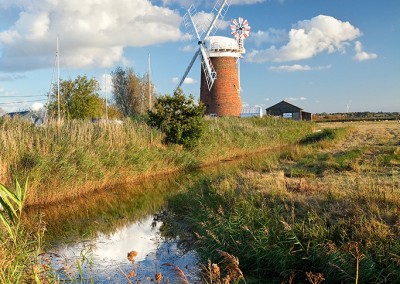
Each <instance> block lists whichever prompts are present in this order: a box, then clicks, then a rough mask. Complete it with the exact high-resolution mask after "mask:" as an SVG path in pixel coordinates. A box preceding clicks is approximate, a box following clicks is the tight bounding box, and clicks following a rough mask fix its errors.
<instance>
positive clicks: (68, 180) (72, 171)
mask: <svg viewBox="0 0 400 284" xmlns="http://www.w3.org/2000/svg"><path fill="white" fill-rule="evenodd" d="M312 127H313V125H312V124H309V123H302V122H294V121H289V120H279V119H274V118H263V119H254V118H253V119H235V118H225V119H217V120H208V121H207V130H206V133H205V136H204V137H203V138H202V140H201V142H200V145H199V146H198V147H197V148H196V149H193V150H185V149H183V148H182V147H180V146H176V145H164V144H162V142H161V141H162V134H161V133H160V132H158V131H157V130H154V129H152V128H150V127H148V126H147V125H146V124H145V123H144V122H142V121H132V120H126V121H124V123H123V124H122V125H119V124H111V123H109V124H93V123H90V122H85V121H65V122H63V123H62V124H58V123H57V122H50V123H49V124H47V125H46V126H45V127H35V126H34V125H32V124H30V123H28V122H24V121H19V120H15V119H14V120H11V119H7V118H5V119H3V120H2V121H0V181H1V182H2V183H4V184H10V183H11V181H12V178H14V177H16V178H22V177H26V176H29V179H30V191H29V192H28V196H27V200H26V203H27V204H28V205H31V204H43V203H52V202H57V201H60V200H65V199H68V198H74V197H77V196H80V195H82V194H85V193H87V192H90V191H93V190H95V189H99V188H104V187H106V186H108V185H112V184H116V183H124V182H129V181H135V180H137V179H138V178H143V177H146V176H154V175H156V174H162V173H167V172H173V171H179V170H186V169H192V168H197V167H199V166H201V165H205V164H210V163H215V162H217V161H219V160H223V159H229V158H233V157H235V156H239V155H243V154H245V153H248V152H250V151H259V150H260V149H266V148H272V147H278V146H281V145H285V144H288V143H294V142H297V141H299V140H300V139H301V138H303V137H304V135H305V134H307V133H309V132H310V131H311V130H312Z"/></svg>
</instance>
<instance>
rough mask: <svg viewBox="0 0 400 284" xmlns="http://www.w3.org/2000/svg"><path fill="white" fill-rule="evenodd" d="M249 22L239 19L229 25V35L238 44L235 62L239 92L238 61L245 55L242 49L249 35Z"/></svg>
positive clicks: (244, 50)
mask: <svg viewBox="0 0 400 284" xmlns="http://www.w3.org/2000/svg"><path fill="white" fill-rule="evenodd" d="M250 29H251V27H250V26H249V22H248V21H247V20H243V18H241V17H239V19H238V20H236V19H234V20H233V21H232V25H231V31H232V32H231V34H232V35H233V36H234V37H235V39H236V40H237V43H238V48H239V54H240V56H239V57H238V60H237V69H238V78H239V92H240V59H241V58H242V57H243V56H242V54H244V53H246V49H245V48H244V40H245V39H247V38H248V37H249V35H250Z"/></svg>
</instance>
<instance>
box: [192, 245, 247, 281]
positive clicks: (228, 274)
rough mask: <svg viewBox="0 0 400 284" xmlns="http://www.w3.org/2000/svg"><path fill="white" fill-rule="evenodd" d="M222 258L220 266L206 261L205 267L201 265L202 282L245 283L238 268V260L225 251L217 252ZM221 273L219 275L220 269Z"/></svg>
mask: <svg viewBox="0 0 400 284" xmlns="http://www.w3.org/2000/svg"><path fill="white" fill-rule="evenodd" d="M217 252H218V254H219V255H220V256H221V257H222V260H221V262H220V264H219V265H218V264H216V263H211V261H210V260H208V261H207V266H205V265H203V264H201V265H200V266H201V268H202V276H203V281H205V282H206V283H207V284H230V283H234V284H237V283H240V282H241V281H243V283H246V280H245V278H244V275H243V272H242V271H241V269H240V268H239V259H238V258H237V257H235V256H233V255H231V254H229V253H227V252H225V251H222V250H217ZM220 267H221V268H222V269H223V270H222V273H221V268H220Z"/></svg>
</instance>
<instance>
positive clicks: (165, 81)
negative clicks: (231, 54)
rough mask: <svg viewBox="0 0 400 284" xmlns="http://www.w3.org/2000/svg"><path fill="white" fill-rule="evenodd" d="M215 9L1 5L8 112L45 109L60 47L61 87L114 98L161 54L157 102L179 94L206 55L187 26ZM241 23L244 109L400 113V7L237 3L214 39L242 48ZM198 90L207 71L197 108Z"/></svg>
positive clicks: (138, 3) (2, 96)
mask: <svg viewBox="0 0 400 284" xmlns="http://www.w3.org/2000/svg"><path fill="white" fill-rule="evenodd" d="M215 2H216V1H211V0H197V1H187V0H152V1H149V0H79V1H78V0H35V1H32V0H0V109H2V110H3V111H18V110H25V109H29V108H32V107H33V108H37V107H38V106H40V105H41V104H43V103H46V101H47V95H48V92H49V89H50V86H51V83H52V82H53V83H54V82H55V78H56V74H55V75H53V72H54V71H55V73H57V71H56V69H57V68H56V69H54V66H55V53H56V45H57V37H58V38H59V59H60V65H59V66H60V67H59V68H60V78H61V79H65V80H68V79H75V78H76V77H77V76H78V75H86V76H88V77H89V78H92V77H94V78H96V79H97V80H98V81H99V82H100V85H101V88H102V90H100V92H99V94H100V95H101V96H102V97H104V96H105V90H104V89H106V88H105V86H106V84H107V90H108V97H109V98H110V97H111V94H110V90H111V89H112V86H110V85H109V84H110V83H109V81H110V78H109V77H110V75H109V74H110V73H111V72H112V71H113V70H115V68H116V67H118V66H121V67H127V68H133V69H134V71H135V72H136V73H137V74H138V75H140V76H143V75H144V74H146V72H148V57H149V55H150V58H151V68H150V74H151V79H152V81H153V84H154V85H155V91H156V93H157V94H160V95H164V94H172V92H173V90H174V89H175V88H176V86H177V83H178V81H179V79H180V78H181V77H182V76H183V73H184V71H185V70H186V68H187V66H188V65H189V62H190V60H191V59H192V57H193V55H194V53H195V50H196V47H197V46H198V45H197V40H194V39H193V38H191V37H190V35H189V33H188V32H189V31H188V30H187V29H186V28H185V26H184V24H183V16H184V14H185V13H186V11H187V9H188V6H190V5H191V4H193V5H194V6H195V8H196V11H197V14H196V16H195V23H196V25H197V26H201V25H204V21H205V20H206V19H208V18H210V17H211V16H212V15H211V14H210V12H211V11H212V9H213V7H214V5H215ZM239 17H242V18H244V19H247V20H248V22H249V25H250V26H251V32H250V36H249V38H248V39H246V40H245V48H246V51H247V52H246V54H244V55H243V58H242V60H241V64H240V70H241V72H240V78H241V97H242V102H243V105H244V106H249V107H253V106H261V107H262V108H263V109H265V108H267V107H270V106H272V105H274V104H276V103H278V102H280V101H282V100H286V101H288V102H290V103H292V104H294V105H297V106H299V107H301V108H303V109H304V110H305V111H307V112H312V113H322V112H328V113H334V112H348V111H349V112H357V111H373V112H379V111H384V112H399V111H400V52H399V50H400V1H398V0H351V1H348V0H241V1H240V0H232V2H231V4H230V6H229V9H228V10H227V12H226V14H225V17H224V19H223V20H221V21H219V22H218V30H217V32H216V34H215V35H220V36H228V37H232V35H231V30H230V24H231V22H232V20H233V19H238V18H239ZM106 74H108V75H106ZM52 78H53V80H52ZM105 78H107V80H105ZM105 81H107V83H106V82H105ZM199 81H200V62H199V60H197V61H196V63H195V64H194V65H193V67H192V69H191V71H190V73H189V74H188V77H187V79H186V80H185V83H184V84H183V85H182V89H183V91H184V92H185V93H186V94H192V95H193V96H194V97H195V98H196V99H198V98H199V93H200V84H199ZM0 111H1V110H0Z"/></svg>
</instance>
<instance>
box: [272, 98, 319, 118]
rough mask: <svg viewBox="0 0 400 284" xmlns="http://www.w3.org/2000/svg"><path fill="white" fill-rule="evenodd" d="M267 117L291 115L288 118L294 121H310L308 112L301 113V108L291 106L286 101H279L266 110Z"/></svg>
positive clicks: (310, 116)
mask: <svg viewBox="0 0 400 284" xmlns="http://www.w3.org/2000/svg"><path fill="white" fill-rule="evenodd" d="M266 113H267V115H273V116H282V117H284V114H291V115H290V118H292V119H296V120H311V118H312V115H311V113H309V112H306V111H303V109H302V108H300V107H298V106H295V105H292V104H291V103H288V102H286V101H281V102H279V103H277V104H275V105H273V106H271V107H269V108H267V109H266Z"/></svg>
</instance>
